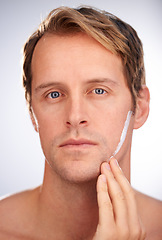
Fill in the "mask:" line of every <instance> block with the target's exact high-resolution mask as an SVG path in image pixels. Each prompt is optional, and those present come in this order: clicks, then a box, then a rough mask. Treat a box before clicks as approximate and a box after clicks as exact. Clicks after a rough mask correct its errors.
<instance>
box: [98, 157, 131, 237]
mask: <svg viewBox="0 0 162 240" xmlns="http://www.w3.org/2000/svg"><path fill="white" fill-rule="evenodd" d="M101 172H102V173H103V174H104V175H105V176H106V179H107V185H108V192H109V195H110V198H111V202H112V205H113V211H114V217H115V222H116V225H117V226H118V229H119V231H120V232H122V231H125V232H128V228H127V227H128V221H127V219H128V216H127V204H126V200H125V196H124V194H123V192H122V189H121V187H120V185H119V183H118V182H117V181H116V179H115V178H114V176H113V173H112V172H111V169H110V167H109V164H108V163H106V162H105V163H103V164H102V166H101Z"/></svg>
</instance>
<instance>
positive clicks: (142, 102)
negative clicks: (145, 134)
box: [134, 85, 150, 129]
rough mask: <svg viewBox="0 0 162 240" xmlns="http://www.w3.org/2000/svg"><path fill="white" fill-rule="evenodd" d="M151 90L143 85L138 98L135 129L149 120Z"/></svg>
mask: <svg viewBox="0 0 162 240" xmlns="http://www.w3.org/2000/svg"><path fill="white" fill-rule="evenodd" d="M149 104H150V92H149V89H148V88H147V87H146V86H145V85H143V86H142V89H141V90H140V92H139V97H138V98H137V104H136V110H135V119H134V129H138V128H140V127H141V126H142V125H143V124H144V123H145V122H146V120H147V118H148V115H149Z"/></svg>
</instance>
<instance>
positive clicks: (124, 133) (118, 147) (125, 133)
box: [110, 111, 132, 158]
mask: <svg viewBox="0 0 162 240" xmlns="http://www.w3.org/2000/svg"><path fill="white" fill-rule="evenodd" d="M131 116H132V111H129V112H128V114H127V118H126V120H125V123H124V128H123V131H122V133H121V137H120V141H119V143H118V145H117V148H116V150H115V152H114V153H113V154H112V156H111V157H110V158H112V157H115V155H116V154H117V153H118V152H119V151H120V149H121V147H122V145H123V143H124V141H125V138H126V135H127V131H128V127H129V123H130V120H131Z"/></svg>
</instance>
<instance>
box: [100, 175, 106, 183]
mask: <svg viewBox="0 0 162 240" xmlns="http://www.w3.org/2000/svg"><path fill="white" fill-rule="evenodd" d="M101 179H102V181H103V182H104V183H106V176H105V175H104V174H102V175H101Z"/></svg>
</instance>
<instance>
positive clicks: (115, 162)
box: [115, 159, 119, 167]
mask: <svg viewBox="0 0 162 240" xmlns="http://www.w3.org/2000/svg"><path fill="white" fill-rule="evenodd" d="M115 163H116V165H117V166H118V167H119V163H118V161H117V160H116V159H115Z"/></svg>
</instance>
